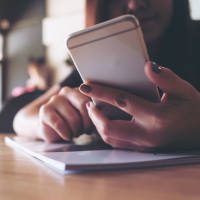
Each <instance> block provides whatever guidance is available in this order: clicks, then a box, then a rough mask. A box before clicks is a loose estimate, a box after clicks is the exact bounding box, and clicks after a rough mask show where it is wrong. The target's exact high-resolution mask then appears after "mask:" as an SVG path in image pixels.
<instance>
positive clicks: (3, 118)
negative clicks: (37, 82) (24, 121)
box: [0, 90, 45, 133]
mask: <svg viewBox="0 0 200 200" xmlns="http://www.w3.org/2000/svg"><path fill="white" fill-rule="evenodd" d="M44 92H45V91H42V90H35V91H33V92H30V93H25V94H22V95H20V96H18V97H14V98H10V99H8V100H7V101H6V102H5V104H4V105H3V108H2V110H1V112H0V132H1V133H14V130H13V119H14V117H15V115H16V113H17V112H18V111H19V110H20V109H21V108H23V107H24V106H25V105H26V104H28V103H30V102H31V101H33V100H34V99H36V98H38V97H39V96H41V95H42V94H44Z"/></svg>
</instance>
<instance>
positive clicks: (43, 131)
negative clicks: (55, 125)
mask: <svg viewBox="0 0 200 200" xmlns="http://www.w3.org/2000/svg"><path fill="white" fill-rule="evenodd" d="M39 130H40V133H39V134H40V138H41V139H43V140H44V141H46V142H49V143H53V142H59V141H63V138H62V137H60V136H59V135H58V134H57V133H56V132H55V131H54V130H53V129H52V128H51V127H49V126H48V125H46V124H44V123H41V124H40V129H39Z"/></svg>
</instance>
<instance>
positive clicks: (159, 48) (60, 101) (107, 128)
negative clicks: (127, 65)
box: [15, 0, 200, 150]
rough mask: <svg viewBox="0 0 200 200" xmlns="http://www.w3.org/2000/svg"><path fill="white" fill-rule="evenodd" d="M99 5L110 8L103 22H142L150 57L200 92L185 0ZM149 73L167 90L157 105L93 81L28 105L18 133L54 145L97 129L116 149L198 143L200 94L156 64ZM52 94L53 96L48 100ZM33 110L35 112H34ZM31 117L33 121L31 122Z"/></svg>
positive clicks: (122, 1)
mask: <svg viewBox="0 0 200 200" xmlns="http://www.w3.org/2000/svg"><path fill="white" fill-rule="evenodd" d="M100 2H101V6H102V8H105V5H106V8H107V9H106V10H107V12H106V13H105V15H104V18H103V19H101V18H99V20H105V19H110V18H113V17H117V16H119V15H122V14H126V13H129V14H134V15H136V17H137V18H138V19H139V21H140V23H141V26H142V29H143V32H144V37H145V41H146V43H147V46H148V50H149V53H150V56H151V59H152V60H155V61H156V62H158V63H161V64H162V65H164V66H170V68H171V69H173V71H175V72H176V73H177V74H178V75H179V76H180V77H181V78H184V79H185V80H187V81H189V82H190V83H191V84H193V85H194V86H195V87H196V88H198V89H200V87H199V86H200V83H199V80H198V77H197V76H198V74H199V69H198V66H199V64H200V63H199V62H198V56H197V52H198V51H197V47H198V42H199V40H198V41H197V40H196V38H195V37H196V35H195V34H193V27H194V26H193V25H192V23H191V21H190V19H189V6H188V2H187V1H186V0H181V1H180V0H118V1H117V3H116V0H110V1H100ZM102 2H104V3H105V4H104V3H102ZM183 16H184V17H183ZM191 27H192V28H191ZM194 29H195V27H194ZM194 33H196V32H195V30H194ZM191 39H193V40H194V42H192V41H191ZM193 44H195V46H193ZM191 47H192V48H191ZM193 50H194V51H193ZM188 66H189V67H188ZM145 73H146V75H147V77H148V78H149V80H150V81H152V82H153V83H154V84H156V85H158V86H159V87H160V88H161V89H162V90H163V96H162V101H161V103H157V104H153V103H151V102H148V101H146V100H144V99H142V98H140V97H137V96H134V95H132V94H129V93H126V92H124V91H120V90H116V89H115V90H114V89H112V88H108V87H103V86H101V85H95V84H93V83H87V84H84V85H81V87H80V91H81V92H79V91H78V90H77V89H72V88H69V87H64V88H63V89H61V91H59V92H58V90H59V89H58V88H57V89H55V91H53V92H51V93H50V94H49V95H46V96H45V97H43V99H40V100H38V101H37V102H35V105H34V104H32V105H31V106H30V105H29V106H28V107H26V108H25V109H24V110H22V111H21V112H20V113H19V114H18V115H17V116H16V120H15V129H16V131H17V132H18V133H19V134H21V135H26V136H29V137H32V138H40V139H44V140H46V141H50V142H53V141H58V140H61V139H64V140H70V139H71V137H72V136H76V134H78V133H80V132H81V131H82V132H83V131H87V130H89V129H91V128H92V126H93V125H95V127H96V129H97V130H98V132H99V134H100V135H101V136H102V138H103V140H104V141H105V142H107V143H108V144H110V145H112V146H113V147H118V148H129V149H138V150H149V149H152V148H160V147H170V148H174V147H175V148H178V147H180V148H190V147H197V146H198V145H200V140H199V139H200V135H199V134H198V133H199V132H200V126H199V119H200V106H199V105H200V94H199V91H198V90H197V89H195V88H194V87H193V86H192V85H190V84H189V83H188V82H186V81H184V80H183V79H181V78H180V77H178V76H177V75H175V74H174V73H173V72H172V71H171V70H170V69H167V68H164V67H160V66H158V65H157V64H155V63H153V64H152V63H147V64H146V66H145ZM52 94H54V96H53V97H52V98H50V100H49V101H48V99H49V97H50V96H52ZM90 97H95V98H98V99H99V100H101V101H105V102H108V103H111V104H113V105H115V106H117V107H119V108H120V109H122V110H124V111H126V112H128V113H129V114H131V115H134V119H132V120H131V121H111V120H109V119H107V118H106V117H105V116H104V114H103V113H102V112H101V111H100V110H98V109H97V108H96V107H95V106H94V105H93V103H92V102H91V99H90ZM41 105H42V106H41ZM86 105H87V106H86ZM194 107H195V109H194ZM33 108H37V109H35V112H33V110H34V109H33ZM39 108H40V109H39ZM38 110H39V111H38ZM27 116H31V117H28V118H27ZM24 119H26V121H27V122H31V123H26V124H27V127H22V126H21V124H22V121H24ZM29 119H31V120H30V121H28V120H29ZM20 120H21V121H20ZM33 121H34V123H33ZM28 124H32V126H33V125H34V127H37V128H35V129H32V130H33V131H34V132H31V131H30V130H29V128H28V126H29V125H28ZM29 127H30V126H29ZM32 133H33V134H32ZM35 133H37V134H35Z"/></svg>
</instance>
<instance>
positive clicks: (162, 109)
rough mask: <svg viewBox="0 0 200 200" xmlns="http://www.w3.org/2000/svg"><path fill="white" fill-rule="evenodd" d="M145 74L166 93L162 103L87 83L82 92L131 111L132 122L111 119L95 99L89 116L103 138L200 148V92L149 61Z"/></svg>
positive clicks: (132, 144) (147, 146)
mask: <svg viewBox="0 0 200 200" xmlns="http://www.w3.org/2000/svg"><path fill="white" fill-rule="evenodd" d="M145 73H146V76H147V77H148V78H149V80H150V81H151V82H153V83H154V84H156V85H157V86H159V88H161V89H162V90H163V92H164V94H163V96H162V99H161V102H160V103H152V102H149V101H147V100H144V99H142V98H140V97H138V96H135V95H132V94H130V93H127V92H124V91H121V90H117V89H113V88H109V87H105V86H102V85H99V84H94V83H87V84H86V85H85V84H84V85H82V86H81V87H80V91H81V92H82V93H83V94H85V95H87V96H89V97H93V98H96V99H98V100H101V101H104V102H107V103H109V104H112V105H114V106H116V107H118V108H120V109H121V110H123V111H125V112H127V113H129V114H131V115H132V116H134V117H133V119H132V120H131V121H123V120H115V121H111V120H109V119H108V118H107V117H106V116H105V115H104V114H103V113H102V112H101V111H100V110H99V109H97V108H96V107H95V105H94V104H93V103H92V102H89V103H88V104H87V109H88V113H89V116H90V118H91V120H92V122H93V123H94V125H95V126H96V128H97V130H98V132H99V134H100V135H101V137H102V138H103V140H104V141H105V142H106V143H108V144H110V145H112V146H113V147H116V148H125V149H136V150H151V149H155V148H166V147H167V148H170V149H172V148H181V149H186V148H197V147H200V93H199V92H198V91H197V90H196V89H195V88H194V87H193V86H192V85H190V84H189V83H188V82H186V81H184V80H182V79H181V78H179V77H178V76H177V75H175V74H174V73H173V72H172V71H171V70H169V69H167V68H164V67H158V66H157V65H156V64H155V63H147V64H146V66H145Z"/></svg>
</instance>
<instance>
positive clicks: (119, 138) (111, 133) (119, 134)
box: [87, 102, 154, 150]
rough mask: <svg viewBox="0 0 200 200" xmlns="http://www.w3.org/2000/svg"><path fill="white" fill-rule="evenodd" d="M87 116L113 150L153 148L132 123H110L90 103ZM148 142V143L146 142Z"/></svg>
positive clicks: (143, 134) (145, 134)
mask: <svg viewBox="0 0 200 200" xmlns="http://www.w3.org/2000/svg"><path fill="white" fill-rule="evenodd" d="M87 109H88V113H89V116H90V118H91V120H92V122H93V123H94V125H95V127H96V129H97V131H98V133H99V134H100V135H101V137H102V139H103V140H104V141H105V142H106V143H108V144H110V145H111V146H113V147H115V148H125V149H135V150H136V149H137V150H143V149H150V148H153V147H154V144H153V143H151V142H150V141H151V140H150V139H149V137H151V136H149V135H148V134H147V133H146V131H145V130H144V129H143V128H142V126H140V125H139V124H137V122H134V121H131V122H130V121H111V120H109V119H108V118H106V117H105V116H104V114H103V113H102V112H101V111H100V110H98V109H97V108H96V106H95V105H94V104H93V103H92V102H90V103H88V104H87ZM148 140H149V141H148Z"/></svg>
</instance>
